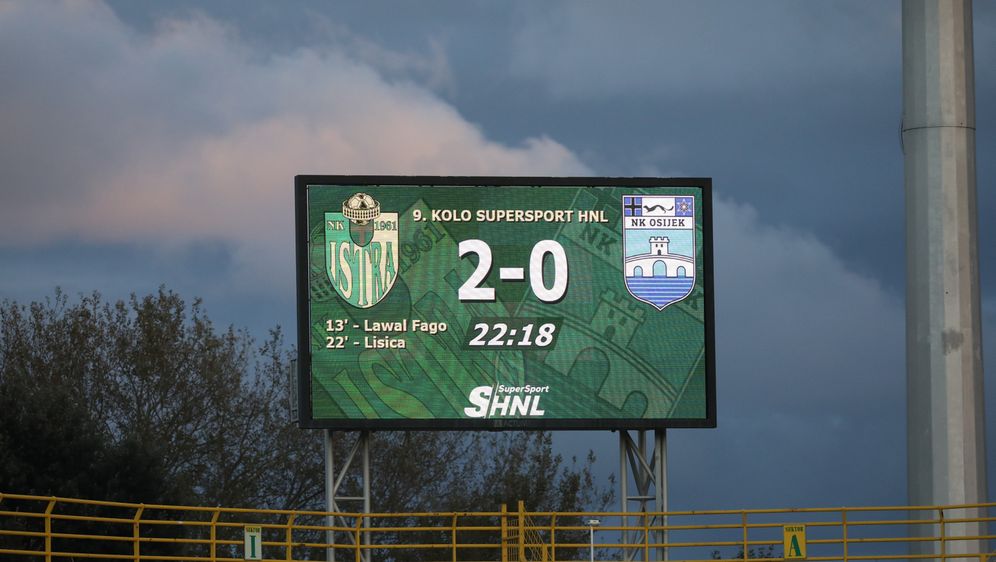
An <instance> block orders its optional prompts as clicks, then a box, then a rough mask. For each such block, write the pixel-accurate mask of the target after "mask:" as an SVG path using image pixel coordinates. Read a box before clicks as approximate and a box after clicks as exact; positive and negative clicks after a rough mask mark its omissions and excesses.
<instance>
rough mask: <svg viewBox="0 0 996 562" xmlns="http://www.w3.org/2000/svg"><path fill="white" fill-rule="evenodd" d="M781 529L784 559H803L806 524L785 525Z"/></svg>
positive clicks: (804, 554) (804, 555)
mask: <svg viewBox="0 0 996 562" xmlns="http://www.w3.org/2000/svg"><path fill="white" fill-rule="evenodd" d="M782 529H783V535H784V537H783V545H782V546H783V547H784V549H785V559H786V560H804V559H805V558H806V526H805V525H785V526H784V527H783V528H782Z"/></svg>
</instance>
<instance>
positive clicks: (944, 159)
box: [902, 0, 987, 561]
mask: <svg viewBox="0 0 996 562" xmlns="http://www.w3.org/2000/svg"><path fill="white" fill-rule="evenodd" d="M902 26H903V127H902V129H903V130H902V141H903V152H904V156H905V174H904V175H905V191H906V381H907V430H906V431H907V467H908V468H907V471H908V494H909V503H910V505H913V506H925V505H951V504H975V503H980V502H985V501H986V499H987V489H986V448H985V447H986V442H985V432H984V428H985V411H984V406H983V397H984V393H983V389H982V381H983V369H982V335H981V309H980V293H979V259H978V233H977V228H978V226H977V222H978V210H977V207H976V187H975V76H974V74H975V63H974V60H973V39H972V2H971V0H903V14H902ZM949 515H951V516H952V517H953V518H960V519H963V518H971V517H978V516H979V515H980V513H979V510H977V509H966V510H960V512H959V513H954V512H952V513H950V514H949ZM929 516H930V511H929V510H917V511H914V512H913V513H911V519H926V518H929ZM924 523H926V521H924ZM933 531H934V525H933V524H929V525H926V524H921V525H911V532H912V534H914V535H917V536H932V535H933ZM947 531H948V532H947V533H946V534H947V538H948V539H952V540H950V542H949V543H948V545H947V546H948V547H949V548H948V555H949V556H950V555H956V556H957V555H959V554H968V553H979V552H984V550H982V549H983V548H984V547H985V544H984V542H982V541H979V540H973V539H966V540H953V539H954V537H956V536H962V537H967V536H979V535H981V534H984V533H983V531H984V527H983V526H982V525H981V524H979V523H957V524H950V525H949V526H948V529H947ZM913 545H914V546H913V547H912V548H911V554H923V555H938V554H940V549H939V546H940V545H938V544H936V543H935V542H914V543H913ZM973 558H974V557H973ZM962 560H966V561H967V560H968V558H963V559H962Z"/></svg>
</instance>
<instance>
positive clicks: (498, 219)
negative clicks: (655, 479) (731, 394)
mask: <svg viewBox="0 0 996 562" xmlns="http://www.w3.org/2000/svg"><path fill="white" fill-rule="evenodd" d="M711 213H712V199H711V182H710V180H709V179H701V178H638V179H637V178H516V177H501V178H482V177H384V176H378V177H370V176H362V177H361V176H298V177H297V179H296V218H297V221H296V230H297V261H298V352H299V362H298V364H299V369H300V371H299V373H300V376H299V399H300V404H299V409H300V422H301V424H302V426H304V427H325V428H333V429H599V428H620V429H621V428H629V429H638V428H648V429H649V428H664V427H714V426H715V420H716V413H715V375H714V359H713V357H714V350H713V310H712V309H713V306H712V303H713V300H712V240H711V231H712V228H711V224H712V221H711Z"/></svg>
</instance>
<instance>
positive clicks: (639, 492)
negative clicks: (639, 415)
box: [619, 429, 667, 560]
mask: <svg viewBox="0 0 996 562" xmlns="http://www.w3.org/2000/svg"><path fill="white" fill-rule="evenodd" d="M619 474H620V477H619V485H620V491H621V494H620V498H621V511H622V512H623V517H622V519H623V520H622V525H623V526H624V527H628V526H629V523H628V519H629V517H628V516H627V515H626V514H627V513H629V502H631V501H632V502H638V506H639V511H640V512H641V513H643V514H648V513H649V514H653V515H652V517H651V518H650V522H649V523H648V524H645V525H644V528H643V532H644V533H648V532H649V528H650V527H651V526H653V527H662V526H666V525H667V518H666V516H665V515H664V514H665V513H666V512H667V433H666V432H665V430H664V429H658V430H655V431H654V445H653V450H648V449H647V431H646V430H639V431H638V432H637V441H635V442H634V441H633V438H632V437H631V436H630V433H629V431H624V430H620V431H619ZM630 474H632V477H633V482H634V484H635V486H636V493H635V494H631V493H630V489H629V476H630ZM651 486H652V487H653V488H654V489H653V494H651V490H650V488H651ZM644 521H645V519H644ZM648 541H649V537H647V536H644V537H642V538H641V537H639V536H638V533H634V532H631V531H629V530H626V531H623V533H622V543H623V559H624V560H634V559H636V557H637V553H638V552H640V549H630V548H627V547H626V545H629V544H641V543H644V542H648ZM654 542H655V543H657V544H660V545H663V544H664V543H666V542H667V531H665V530H655V531H654ZM653 552H654V556H655V557H656V559H657V560H667V548H666V547H664V546H658V547H657V548H655V549H653ZM644 556H646V554H641V555H640V557H641V558H642V557H644Z"/></svg>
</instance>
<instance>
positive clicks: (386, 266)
mask: <svg viewBox="0 0 996 562" xmlns="http://www.w3.org/2000/svg"><path fill="white" fill-rule="evenodd" d="M397 266H398V213H385V212H382V211H381V208H380V203H378V202H377V201H376V200H375V199H374V198H373V197H371V196H370V195H368V194H366V193H356V194H354V195H352V196H351V197H350V198H349V199H346V200H345V201H343V202H342V212H335V213H325V273H326V274H327V275H328V278H329V281H331V282H332V287H333V288H335V291H336V293H338V294H339V296H340V297H342V298H343V300H345V301H346V302H348V303H349V304H351V305H352V306H355V307H357V308H370V307H371V306H373V305H375V304H377V303H378V302H380V301H381V300H383V299H384V297H385V296H387V293H389V292H390V291H391V287H393V286H394V282H395V280H396V279H397V278H398V272H397Z"/></svg>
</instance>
